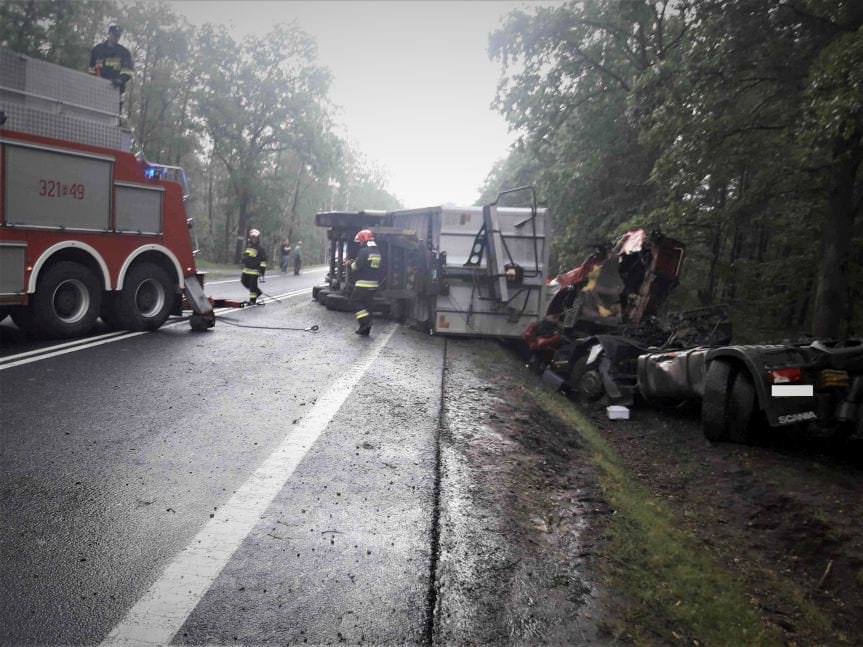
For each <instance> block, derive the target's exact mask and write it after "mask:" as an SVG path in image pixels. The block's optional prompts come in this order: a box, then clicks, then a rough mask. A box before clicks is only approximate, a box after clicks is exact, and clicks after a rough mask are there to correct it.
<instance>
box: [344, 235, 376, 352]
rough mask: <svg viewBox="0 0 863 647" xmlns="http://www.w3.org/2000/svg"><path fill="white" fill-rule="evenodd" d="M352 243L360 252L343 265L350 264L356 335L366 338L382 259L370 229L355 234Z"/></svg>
mask: <svg viewBox="0 0 863 647" xmlns="http://www.w3.org/2000/svg"><path fill="white" fill-rule="evenodd" d="M354 242H355V243H359V244H360V251H359V252H358V253H357V258H356V260H354V261H350V260H348V261H346V262H345V263H346V264H350V267H351V272H352V273H353V279H354V290H353V293H352V295H351V298H352V299H353V301H354V307H355V308H356V318H357V330H356V333H357V334H358V335H364V336H368V335H369V334H370V333H371V331H372V305H373V300H374V297H375V292H377V289H378V285H379V283H378V279H379V277H380V273H381V265H382V261H383V258H382V256H381V252H380V250H379V249H378V246H377V244H376V243H375V235H374V234H373V233H372V231H371V229H363V230H361V231H359V232H357V235H356V236H355V237H354Z"/></svg>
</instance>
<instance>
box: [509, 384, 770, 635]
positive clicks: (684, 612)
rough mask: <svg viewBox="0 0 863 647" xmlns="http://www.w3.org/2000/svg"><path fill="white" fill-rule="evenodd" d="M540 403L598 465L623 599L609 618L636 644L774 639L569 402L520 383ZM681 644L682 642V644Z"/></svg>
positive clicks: (612, 567) (611, 568) (615, 579)
mask: <svg viewBox="0 0 863 647" xmlns="http://www.w3.org/2000/svg"><path fill="white" fill-rule="evenodd" d="M525 388H527V389H528V390H529V391H530V392H531V394H532V395H533V396H534V398H535V399H536V400H537V402H538V404H540V406H542V407H543V408H544V409H545V410H546V411H547V412H549V413H551V414H552V415H554V416H556V417H557V418H558V419H560V420H561V421H563V422H565V423H566V424H567V426H569V427H571V428H572V429H574V430H576V431H577V433H578V435H579V436H580V437H581V439H582V440H583V441H584V443H585V445H586V447H587V448H589V451H590V452H591V455H592V462H593V463H594V464H595V465H596V466H597V467H598V468H599V471H600V479H601V485H602V488H603V490H604V493H605V496H606V498H607V500H608V502H609V503H610V505H611V506H612V507H613V509H614V510H615V514H614V515H612V516H611V517H610V520H609V523H608V527H607V530H606V533H607V534H606V537H607V539H608V546H607V555H608V558H607V560H606V562H605V565H604V570H605V572H606V573H607V574H608V577H609V582H608V583H607V584H608V585H609V586H610V587H611V591H612V594H615V593H616V594H622V596H623V599H624V600H628V603H627V604H626V607H625V611H624V612H623V617H617V618H611V619H610V622H609V625H610V626H611V627H612V630H613V631H614V632H615V633H616V634H618V637H620V636H624V635H626V634H628V635H629V636H631V637H632V638H633V639H634V640H635V642H636V643H638V644H643V643H657V642H659V643H666V642H675V641H676V640H678V639H681V640H685V641H686V643H689V644H692V641H693V640H697V641H698V642H699V643H700V644H702V645H735V646H737V645H779V644H781V641H780V639H779V637H778V636H777V635H775V634H774V633H773V632H772V631H771V630H770V629H769V628H768V627H766V626H765V625H764V624H762V622H761V621H760V618H759V613H758V612H757V611H756V609H755V608H754V605H753V604H752V603H750V601H749V599H748V597H747V595H746V592H745V591H744V589H743V587H742V586H741V585H740V583H739V582H737V581H736V580H735V579H734V578H733V577H732V576H731V575H730V574H729V573H727V572H726V571H725V570H724V569H723V568H722V567H721V566H720V565H719V564H718V563H717V562H716V561H715V560H714V559H713V558H712V557H711V555H710V553H709V551H708V550H707V549H706V547H705V546H704V545H703V544H701V542H699V540H698V539H697V538H696V537H695V536H693V535H692V534H691V533H690V532H689V531H688V530H686V529H685V528H684V527H682V524H681V523H680V522H678V521H677V520H676V519H675V516H674V513H673V512H672V511H671V510H670V509H668V508H667V507H666V506H665V505H664V504H663V503H662V502H661V501H659V500H658V499H656V498H654V497H653V496H651V495H650V493H649V492H647V491H646V490H645V489H644V488H643V487H641V485H639V484H638V483H637V482H636V481H635V480H634V479H632V478H631V477H630V476H629V474H628V473H627V471H626V469H625V468H624V467H623V465H622V463H621V460H620V458H619V456H618V455H617V453H616V452H615V450H614V449H613V448H612V447H611V446H610V445H609V444H608V443H607V442H606V440H605V439H604V438H603V437H602V435H601V434H600V433H599V431H598V430H597V429H596V427H594V425H593V424H592V423H591V422H590V420H588V419H587V418H586V417H585V416H584V415H582V414H581V413H580V412H579V411H578V410H577V409H576V408H575V407H574V406H573V405H572V403H570V402H568V401H566V400H564V399H563V398H562V397H560V396H559V395H557V394H552V393H550V392H548V391H546V390H544V389H543V388H541V387H539V386H538V385H530V384H526V385H525ZM684 644H685V643H684Z"/></svg>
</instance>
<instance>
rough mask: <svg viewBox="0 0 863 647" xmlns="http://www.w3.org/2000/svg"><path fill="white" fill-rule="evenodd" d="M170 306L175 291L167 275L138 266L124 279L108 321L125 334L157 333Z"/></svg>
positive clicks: (146, 265) (154, 268) (151, 267)
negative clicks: (116, 324)
mask: <svg viewBox="0 0 863 647" xmlns="http://www.w3.org/2000/svg"><path fill="white" fill-rule="evenodd" d="M173 305H174V287H173V282H172V281H171V278H170V277H169V276H168V273H167V272H166V271H165V270H163V269H162V268H161V267H159V266H158V265H153V264H152V263H140V264H138V265H135V266H134V267H133V268H132V269H131V270H130V271H129V273H128V274H127V275H126V280H125V281H124V284H123V289H122V290H120V293H119V294H118V295H116V298H115V301H114V304H113V306H114V309H113V314H112V315H111V317H110V318H112V319H114V318H115V319H116V321H117V322H118V323H119V326H120V327H121V328H125V329H127V330H156V328H158V327H159V326H161V325H162V324H163V323H165V320H166V319H167V318H168V315H169V314H170V313H171V309H172V307H173Z"/></svg>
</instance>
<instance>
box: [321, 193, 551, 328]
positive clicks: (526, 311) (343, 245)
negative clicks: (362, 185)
mask: <svg viewBox="0 0 863 647" xmlns="http://www.w3.org/2000/svg"><path fill="white" fill-rule="evenodd" d="M526 190H528V189H527V188H520V189H513V190H512V191H507V192H504V193H507V194H508V193H514V192H516V191H526ZM531 193H532V190H531ZM501 195H504V194H503V193H502V194H501ZM499 199H500V196H499V197H498V200H499ZM315 222H316V224H317V225H318V226H321V227H326V228H327V229H328V239H329V241H330V247H329V257H330V258H329V265H330V271H329V273H328V275H327V278H326V284H325V285H321V286H317V287H316V288H315V289H314V292H313V294H314V297H315V298H316V299H317V300H318V301H319V302H321V303H322V304H324V305H326V306H327V307H328V308H331V309H334V310H349V309H350V308H351V304H350V293H351V289H352V280H351V275H350V274H351V273H350V270H349V269H348V268H347V267H345V264H344V261H345V260H347V259H350V258H354V257H355V256H356V252H357V245H356V243H354V242H353V238H354V236H355V235H356V232H357V231H359V230H360V229H364V228H370V229H372V230H373V231H374V232H375V239H376V242H377V244H378V246H379V247H380V248H381V251H382V253H383V257H384V278H383V281H382V283H381V288H380V290H379V291H378V296H377V299H376V306H377V307H376V311H377V312H379V313H386V314H389V315H390V316H391V317H392V318H394V319H396V320H397V321H409V322H411V323H414V324H416V325H418V326H420V327H423V328H425V329H428V330H429V331H430V332H432V333H435V334H442V335H460V336H473V337H497V338H518V337H520V336H521V334H522V332H523V331H524V329H525V328H526V327H527V326H528V325H530V324H531V323H533V322H536V321H538V320H539V319H540V318H541V317H542V316H543V314H544V312H545V306H546V290H547V288H546V284H545V271H546V267H547V263H548V250H549V245H548V212H547V210H546V209H540V208H538V207H537V206H536V201H535V199H534V200H533V201H532V205H531V206H530V207H528V208H515V207H501V206H499V205H498V201H495V202H494V203H492V204H489V205H486V206H484V207H456V206H449V205H446V206H435V207H426V208H421V209H407V210H398V211H390V212H371V211H358V212H323V213H319V214H317V216H316V219H315Z"/></svg>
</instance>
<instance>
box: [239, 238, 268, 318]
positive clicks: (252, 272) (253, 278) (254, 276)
mask: <svg viewBox="0 0 863 647" xmlns="http://www.w3.org/2000/svg"><path fill="white" fill-rule="evenodd" d="M266 272H267V254H266V252H265V251H264V248H263V247H262V246H261V232H260V231H258V230H257V229H250V230H249V237H248V244H247V245H246V249H245V250H244V251H243V273H242V275H241V276H240V281H241V282H242V284H243V285H244V286H245V287H246V288H248V290H249V303H250V304H251V305H254V304H255V303H257V301H258V297H259V296H260V294H261V292H260V290H259V289H258V278H260V279H261V280H262V281H263V279H264V274H265V273H266Z"/></svg>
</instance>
